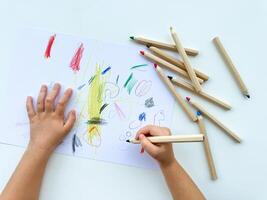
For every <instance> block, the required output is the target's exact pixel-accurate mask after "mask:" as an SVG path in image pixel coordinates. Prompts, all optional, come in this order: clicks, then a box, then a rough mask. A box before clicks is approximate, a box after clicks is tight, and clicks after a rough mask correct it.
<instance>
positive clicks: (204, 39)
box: [0, 0, 267, 200]
mask: <svg viewBox="0 0 267 200" xmlns="http://www.w3.org/2000/svg"><path fill="white" fill-rule="evenodd" d="M0 3H1V6H0V24H1V31H0V44H1V48H0V55H1V56H0V58H1V59H0V66H1V67H0V70H1V72H0V76H1V77H0V81H1V84H0V91H3V90H2V88H3V87H4V85H3V84H2V83H4V81H5V79H7V78H8V77H6V76H5V69H6V67H7V66H8V62H9V59H10V56H11V55H12V51H11V49H12V47H11V46H10V41H9V38H11V36H12V35H13V34H14V30H16V29H17V28H18V27H31V28H32V27H36V28H39V29H44V30H50V31H54V32H63V33H70V34H74V35H81V36H86V37H90V38H96V39H99V40H107V41H113V42H118V43H127V44H128V43H129V41H128V37H129V36H131V35H143V36H148V37H151V38H156V39H159V40H162V41H171V38H170V34H169V26H170V25H172V26H174V27H175V28H176V30H177V32H178V33H179V34H180V36H181V38H182V41H183V43H184V44H185V45H186V46H187V47H194V48H197V49H199V50H200V54H199V56H197V57H196V58H193V59H191V60H192V62H193V64H194V65H195V66H198V68H199V69H201V70H203V71H205V72H206V73H208V74H209V75H210V77H211V78H210V81H209V82H208V83H206V84H205V86H204V88H205V90H206V91H208V92H209V93H211V94H215V95H216V96H220V97H222V98H223V99H225V100H226V101H228V102H230V103H231V105H232V106H233V109H232V110H231V111H227V112H226V111H223V110H221V109H220V108H218V107H216V106H213V105H211V104H209V103H207V102H205V101H203V100H201V99H199V98H196V99H197V100H198V101H199V102H200V101H201V102H203V105H205V107H207V109H208V110H210V111H211V112H212V113H214V114H215V115H216V116H217V117H218V118H219V119H221V120H222V121H223V122H225V124H227V125H228V126H229V127H231V128H232V129H233V130H235V131H236V133H237V134H239V135H240V137H241V138H242V139H243V142H242V143H241V144H236V143H234V142H233V141H232V140H231V139H229V138H228V137H227V136H225V135H224V134H223V132H222V131H220V130H219V129H217V127H216V126H214V125H213V124H211V123H210V122H209V121H207V120H205V121H206V125H207V131H208V134H209V139H210V143H211V147H212V151H213V154H214V160H215V164H216V167H217V172H218V176H219V179H218V180H217V181H211V180H210V177H209V172H208V166H207V163H206V160H205V155H204V151H203V147H202V145H201V144H182V145H175V147H174V149H175V153H176V157H177V159H178V160H179V161H180V163H181V164H182V165H183V166H184V168H185V169H186V170H187V171H188V173H190V175H191V176H192V178H193V179H194V180H195V182H196V183H197V184H198V185H199V187H200V188H201V189H202V191H203V192H204V193H205V195H206V197H207V199H217V200H219V199H223V200H225V199H227V200H230V199H252V198H256V199H257V200H261V199H267V192H266V188H267V184H266V177H267V159H266V156H264V153H265V152H266V151H267V145H266V144H265V143H266V141H267V134H266V129H265V128H266V126H265V125H266V124H265V123H266V122H265V120H264V119H266V111H267V109H266V104H264V102H265V101H266V98H267V95H266V92H265V90H266V89H267V87H266V83H265V80H266V78H265V77H266V73H267V70H266V60H265V59H264V58H265V57H266V55H265V51H264V50H265V48H266V47H265V46H266V44H267V43H266V42H267V41H266V34H267V31H266V30H267V29H266V25H267V23H266V19H267V17H266V13H267V3H266V1H264V0H255V1H244V0H243V1H242V0H237V1H231V0H224V1H220V2H215V1H212V0H203V1H193V0H186V1H185V0H184V1H181V0H169V1H158V2H157V3H156V1H152V0H149V1H141V0H135V1H133V2H131V1H125V0H124V1H123V0H117V1H104V0H97V1H92V0H91V1H85V0H75V1H70V0H69V1H66V0H58V1H53V0H46V1H42V2H41V1H36V0H35V1H34V0H28V1H15V0H8V1H4V0H2V1H1V2H0ZM217 35H219V36H220V37H221V40H222V42H223V43H224V45H225V46H226V48H227V49H228V50H229V53H230V54H231V56H232V58H233V60H234V62H235V63H236V65H237V67H238V69H239V71H240V73H241V75H242V77H243V78H244V80H245V82H246V84H247V86H248V88H249V90H250V93H251V97H252V98H251V99H250V100H246V99H244V98H243V96H242V95H241V94H240V92H239V90H238V87H237V85H236V84H235V82H234V80H233V79H232V77H231V74H230V73H229V71H228V70H227V68H226V66H225V65H224V63H223V61H222V59H221V57H220V56H219V54H218V52H217V51H216V49H215V47H214V45H213V44H212V42H211V39H212V38H213V37H215V36H217ZM141 48H142V47H141V46H140V49H141ZM182 94H183V95H185V94H188V93H187V92H184V91H183V92H182ZM0 95H4V93H3V92H1V93H0ZM21 101H23V99H21ZM1 106H5V105H1ZM1 114H2V115H3V114H4V113H1ZM174 122H175V123H176V125H174V126H173V127H172V130H173V131H174V132H176V133H182V132H186V131H187V132H193V131H195V132H196V131H197V127H196V125H194V124H193V123H191V122H190V121H189V120H188V119H187V118H186V116H185V115H184V114H183V113H182V112H181V109H180V108H179V107H177V109H176V112H175V119H174ZM6 134H8V133H6ZM23 151H24V149H22V148H19V147H13V146H9V145H3V144H0V159H1V160H0V188H1V189H2V188H3V187H4V185H5V184H6V182H7V180H8V178H9V176H10V175H11V173H12V172H13V170H14V168H15V167H16V165H17V164H18V162H19V159H20V157H21V155H22V153H23ZM41 199H43V200H47V199H49V200H54V199H57V200H60V199H62V200H63V199H64V200H68V199H80V200H83V199H140V200H142V199H144V200H145V199H153V200H157V199H159V200H161V199H171V196H170V194H169V192H168V189H167V187H166V186H165V183H164V180H163V178H162V176H161V174H160V172H158V171H151V170H144V169H139V168H133V167H127V166H122V165H116V164H110V163H106V162H100V161H94V160H88V159H81V158H74V157H71V156H64V155H59V154H55V155H53V156H52V158H51V160H50V162H49V164H48V167H47V170H46V174H45V178H44V182H43V186H42V192H41Z"/></svg>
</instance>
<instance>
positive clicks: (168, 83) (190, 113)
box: [154, 64, 197, 122]
mask: <svg viewBox="0 0 267 200" xmlns="http://www.w3.org/2000/svg"><path fill="white" fill-rule="evenodd" d="M154 67H155V69H156V71H157V73H158V75H159V76H160V78H161V80H162V81H163V82H164V83H165V85H166V86H167V88H168V89H169V90H170V91H171V93H172V94H173V96H174V97H175V99H176V100H177V101H178V103H179V104H180V105H181V107H182V108H183V110H184V111H185V113H186V114H187V115H188V116H189V117H190V118H191V119H192V120H193V121H194V122H195V121H196V120H197V117H196V116H195V114H194V113H193V111H192V110H191V108H190V107H189V106H188V104H187V103H186V102H185V101H184V99H183V97H182V96H181V95H180V94H179V93H177V91H176V90H175V87H174V85H173V84H172V83H171V81H170V80H169V78H168V77H167V76H166V75H165V73H164V72H163V70H162V69H161V67H159V66H158V65H157V64H154Z"/></svg>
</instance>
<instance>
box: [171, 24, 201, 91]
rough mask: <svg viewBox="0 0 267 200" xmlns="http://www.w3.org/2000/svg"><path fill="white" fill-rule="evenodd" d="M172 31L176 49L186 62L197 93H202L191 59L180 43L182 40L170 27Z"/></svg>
mask: <svg viewBox="0 0 267 200" xmlns="http://www.w3.org/2000/svg"><path fill="white" fill-rule="evenodd" d="M170 31H171V35H172V38H173V41H174V43H175V45H176V48H177V51H178V53H179V54H180V56H181V57H182V59H183V61H184V65H185V68H186V71H187V73H188V75H189V77H190V79H191V81H192V83H193V85H194V88H195V90H196V91H197V92H200V91H201V86H200V84H199V82H198V80H197V76H196V73H195V71H194V70H193V68H192V66H191V64H190V61H189V58H188V57H187V55H186V53H185V50H184V48H183V46H182V43H181V41H180V39H179V38H178V35H177V33H176V32H175V31H174V29H173V28H172V27H170Z"/></svg>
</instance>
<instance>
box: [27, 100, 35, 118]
mask: <svg viewBox="0 0 267 200" xmlns="http://www.w3.org/2000/svg"><path fill="white" fill-rule="evenodd" d="M26 108H27V113H28V117H29V120H31V119H32V118H33V117H34V116H35V114H36V113H35V111H34V107H33V102H32V97H30V96H29V97H27V101H26Z"/></svg>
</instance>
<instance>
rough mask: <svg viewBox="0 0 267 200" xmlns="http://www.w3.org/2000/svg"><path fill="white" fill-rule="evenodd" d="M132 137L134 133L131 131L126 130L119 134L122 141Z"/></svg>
mask: <svg viewBox="0 0 267 200" xmlns="http://www.w3.org/2000/svg"><path fill="white" fill-rule="evenodd" d="M131 137H132V133H131V132H130V131H126V133H122V134H121V135H120V136H119V140H120V141H122V142H126V140H128V139H130V138H131Z"/></svg>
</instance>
